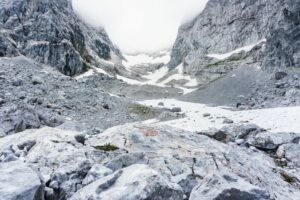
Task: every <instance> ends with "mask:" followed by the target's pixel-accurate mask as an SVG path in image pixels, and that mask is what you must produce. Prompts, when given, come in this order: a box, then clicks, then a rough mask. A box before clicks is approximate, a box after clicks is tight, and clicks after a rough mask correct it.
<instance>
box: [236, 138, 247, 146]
mask: <svg viewBox="0 0 300 200" xmlns="http://www.w3.org/2000/svg"><path fill="white" fill-rule="evenodd" d="M244 142H245V140H244V139H237V140H236V141H235V143H236V144H237V145H241V144H243V143H244Z"/></svg>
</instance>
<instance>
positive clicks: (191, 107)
mask: <svg viewBox="0 0 300 200" xmlns="http://www.w3.org/2000/svg"><path fill="white" fill-rule="evenodd" d="M159 102H163V103H164V107H166V108H172V107H181V109H182V112H183V113H185V114H186V117H185V118H183V119H178V120H173V121H167V122H156V123H159V124H166V125H170V126H172V127H176V128H180V129H183V130H186V131H192V132H196V131H203V130H207V129H209V128H222V127H223V126H225V124H223V121H224V119H226V118H227V119H231V120H233V121H234V122H235V123H247V122H249V123H254V124H256V125H258V126H260V127H262V128H265V129H267V130H269V131H271V132H298V131H299V130H300V123H299V122H300V106H297V107H279V108H269V109H260V110H245V111H231V110H229V109H226V108H223V107H209V106H206V105H204V104H197V103H190V102H184V101H179V100H175V99H158V100H147V101H142V102H139V103H141V104H143V105H147V106H153V107H158V103H159ZM205 113H209V114H210V116H209V117H204V116H203V114H205Z"/></svg>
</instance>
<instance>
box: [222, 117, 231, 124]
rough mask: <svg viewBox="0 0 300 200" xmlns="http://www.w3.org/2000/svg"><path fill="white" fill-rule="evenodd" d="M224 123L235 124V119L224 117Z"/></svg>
mask: <svg viewBox="0 0 300 200" xmlns="http://www.w3.org/2000/svg"><path fill="white" fill-rule="evenodd" d="M223 124H233V120H231V119H227V118H226V119H224V121H223Z"/></svg>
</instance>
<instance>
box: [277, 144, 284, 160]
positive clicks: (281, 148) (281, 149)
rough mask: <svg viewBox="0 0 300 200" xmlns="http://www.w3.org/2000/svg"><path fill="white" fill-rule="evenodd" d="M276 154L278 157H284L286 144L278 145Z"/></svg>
mask: <svg viewBox="0 0 300 200" xmlns="http://www.w3.org/2000/svg"><path fill="white" fill-rule="evenodd" d="M276 155H277V156H278V158H284V155H285V151H284V146H283V145H281V146H280V147H278V149H277V151H276Z"/></svg>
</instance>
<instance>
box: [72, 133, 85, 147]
mask: <svg viewBox="0 0 300 200" xmlns="http://www.w3.org/2000/svg"><path fill="white" fill-rule="evenodd" d="M74 138H75V140H76V141H77V142H79V143H81V144H82V145H84V142H85V135H83V134H79V135H75V137H74Z"/></svg>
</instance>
